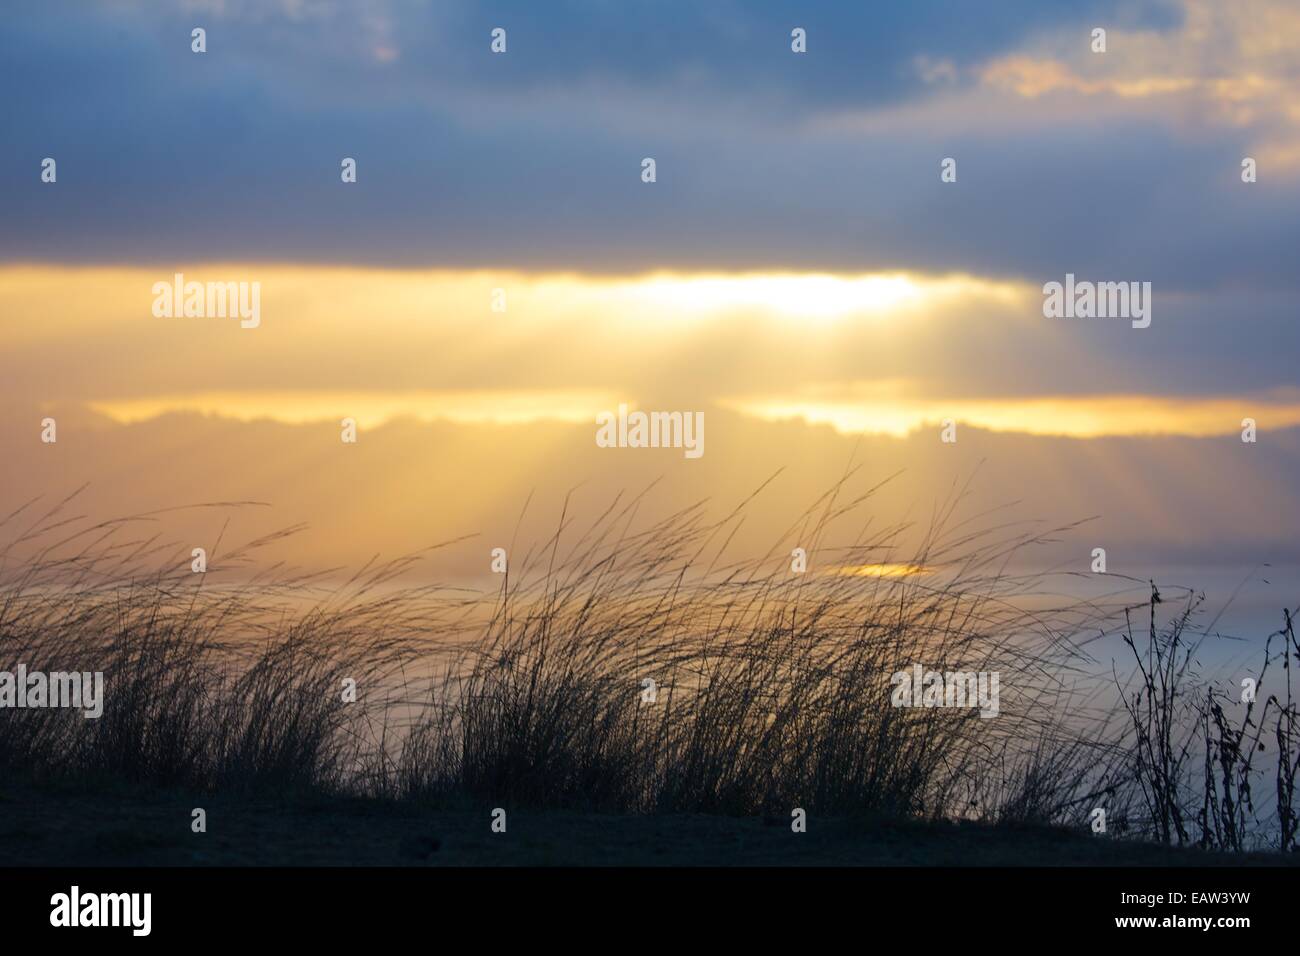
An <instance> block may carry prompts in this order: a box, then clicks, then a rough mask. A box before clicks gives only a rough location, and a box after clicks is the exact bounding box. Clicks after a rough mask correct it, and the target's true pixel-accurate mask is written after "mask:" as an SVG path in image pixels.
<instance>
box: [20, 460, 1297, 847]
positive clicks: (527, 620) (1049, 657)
mask: <svg viewBox="0 0 1300 956" xmlns="http://www.w3.org/2000/svg"><path fill="white" fill-rule="evenodd" d="M846 481H847V479H846ZM845 487H846V482H841V484H840V485H837V486H836V487H835V488H834V489H832V490H831V491H830V492H828V493H827V495H825V496H824V497H823V498H822V499H821V500H819V501H818V502H816V503H814V506H813V507H812V508H810V509H809V510H808V511H807V512H806V513H805V514H803V515H802V516H801V517H800V518H799V520H797V521H796V522H795V523H793V524H792V525H791V527H790V529H789V530H788V532H787V534H786V535H785V536H783V538H782V539H781V540H779V541H778V542H776V544H775V545H774V546H773V548H772V549H771V550H770V551H769V552H768V553H767V554H764V555H760V556H757V557H745V558H736V557H733V556H732V555H731V554H730V547H731V542H732V541H733V536H734V534H735V531H736V529H737V527H738V526H739V523H740V522H741V521H742V520H743V515H744V505H742V506H741V507H739V508H737V509H736V510H735V511H733V512H732V513H730V514H728V515H726V516H724V517H723V518H722V519H721V520H710V519H709V518H708V516H707V514H706V512H705V509H704V507H703V506H702V505H701V506H695V507H691V508H688V509H685V510H683V511H682V512H680V513H678V514H675V515H672V516H670V517H668V518H666V519H663V520H661V521H658V522H655V523H653V524H652V525H650V526H647V527H641V526H639V525H638V522H637V520H636V518H637V512H638V508H639V506H640V505H641V499H640V498H636V499H633V500H630V501H626V502H623V501H616V502H615V503H614V504H613V505H611V506H610V507H609V508H608V509H607V510H606V511H605V512H604V513H602V514H601V515H599V516H598V517H597V518H596V519H594V520H592V521H590V522H589V523H586V524H582V525H580V524H579V522H578V521H577V519H575V518H574V517H573V516H572V515H570V514H569V512H568V510H567V508H566V510H565V512H564V513H563V514H562V515H561V518H560V521H559V525H558V527H557V529H556V531H555V533H554V535H553V536H552V537H551V538H550V539H549V540H547V541H545V542H543V543H542V544H541V545H539V546H537V547H535V548H534V549H533V550H531V551H529V552H527V553H525V554H522V555H521V556H519V557H514V556H513V555H512V557H511V563H510V568H509V571H508V573H506V574H504V575H503V576H502V580H501V586H500V589H499V591H498V592H497V593H496V594H495V595H489V596H487V597H476V596H467V595H465V594H462V593H458V592H455V591H451V590H447V589H439V588H435V587H425V588H409V587H403V586H401V585H400V581H401V580H402V579H403V576H404V575H406V574H408V573H409V572H410V571H411V570H412V569H413V568H414V567H415V566H416V562H417V561H418V559H419V556H412V557H409V558H403V559H400V560H398V561H394V562H390V563H387V564H378V563H372V564H371V565H369V566H367V567H366V568H365V569H363V570H362V571H361V572H359V573H358V574H357V575H355V576H354V577H353V578H351V579H350V580H349V581H348V582H347V583H346V584H345V585H343V586H340V587H333V588H331V587H328V586H327V585H326V583H325V582H326V581H328V580H330V577H331V576H330V575H328V574H316V575H307V574H301V573H297V572H295V571H293V570H292V569H288V568H284V567H275V568H273V569H272V572H270V573H268V572H256V573H255V571H254V569H255V567H256V565H255V563H254V560H253V558H254V555H255V553H256V551H257V549H258V548H259V547H260V546H263V545H265V544H268V543H270V542H271V541H274V540H276V539H277V537H278V536H272V537H271V538H268V539H263V540H261V541H255V542H252V543H251V544H250V545H248V546H246V547H245V548H242V549H238V550H232V551H230V552H225V551H223V550H222V549H221V548H220V546H219V543H218V546H216V547H214V548H213V552H212V555H211V557H210V559H209V560H210V562H211V564H210V569H209V571H208V572H207V573H206V574H195V573H192V571H191V569H190V566H189V558H188V554H189V552H188V548H184V547H179V548H178V547H176V546H175V545H171V544H165V543H164V542H162V541H161V540H160V539H159V538H158V537H148V536H146V537H139V534H140V531H141V529H142V528H148V527H150V526H151V524H152V523H153V522H154V521H155V519H156V517H157V516H150V515H146V516H137V517H135V518H131V519H125V520H122V521H115V522H108V523H104V524H93V523H90V522H87V521H86V520H85V519H84V518H80V517H78V516H70V515H68V514H67V510H68V508H69V502H66V501H65V502H63V503H61V504H60V505H59V506H57V507H55V508H53V509H51V510H50V511H48V512H46V513H44V514H39V515H33V511H34V508H33V506H30V505H29V506H28V507H27V508H24V509H20V510H19V511H18V512H15V513H14V514H13V515H10V516H9V518H7V519H5V521H4V522H2V523H0V532H3V533H4V534H5V535H7V536H8V538H7V541H6V543H4V544H3V545H0V670H3V669H9V670H12V669H13V668H14V667H16V665H17V664H19V663H25V664H26V665H27V666H28V668H29V670H44V671H55V670H63V671H66V670H79V671H95V670H101V671H103V672H104V673H105V675H106V704H105V710H104V716H103V717H102V718H101V719H99V720H86V719H84V718H83V717H82V715H81V713H80V712H78V711H68V710H53V709H28V710H12V709H8V710H0V772H3V773H13V774H22V775H24V776H26V777H29V778H31V779H34V780H37V781H40V780H54V779H57V780H63V781H68V780H71V781H78V782H80V783H82V784H84V785H85V786H87V787H93V786H96V785H97V784H98V782H99V781H106V780H111V781H126V782H130V783H136V784H143V785H148V786H160V787H165V786H183V787H187V788H192V789H195V790H200V791H202V790H208V791H221V792H227V791H234V792H285V791H301V792H315V793H320V794H324V795H350V796H365V797H377V798H383V799H386V800H402V801H409V802H413V803H429V804H465V803H473V804H476V805H478V804H483V803H487V804H488V805H490V806H503V807H515V806H528V807H535V808H563V809H570V810H573V809H576V810H591V811H608V812H620V813H637V814H657V813H714V814H729V815H763V816H767V817H775V818H777V819H782V820H787V821H788V820H789V819H790V813H791V811H792V810H793V809H794V808H803V809H804V810H806V811H807V812H808V813H809V814H821V815H862V816H865V817H870V818H885V817H888V818H912V819H940V818H945V819H959V818H976V819H981V820H985V821H989V822H994V823H1004V824H1018V825H1038V824H1058V825H1070V826H1076V827H1084V826H1087V825H1088V823H1089V819H1090V815H1091V814H1092V812H1093V811H1094V809H1095V808H1097V807H1102V808H1104V809H1105V810H1106V812H1107V816H1108V819H1109V820H1110V821H1111V825H1110V827H1109V829H1108V832H1109V833H1110V834H1111V835H1123V834H1130V835H1137V836H1143V837H1152V836H1154V837H1156V838H1158V839H1160V840H1162V841H1164V842H1175V841H1183V840H1187V839H1189V838H1190V837H1189V834H1188V826H1189V823H1190V822H1191V821H1194V820H1197V819H1199V820H1200V822H1201V831H1202V835H1201V840H1200V842H1201V843H1202V844H1203V845H1208V846H1214V847H1221V848H1230V849H1242V848H1245V847H1246V846H1247V845H1249V844H1251V843H1252V840H1251V839H1249V838H1248V837H1249V836H1250V834H1249V833H1248V832H1247V831H1248V830H1250V828H1251V826H1252V825H1254V824H1255V823H1257V822H1258V818H1257V817H1255V816H1251V815H1249V814H1243V813H1242V812H1241V809H1240V808H1241V806H1242V800H1243V798H1245V799H1249V792H1248V791H1247V790H1246V789H1245V788H1246V787H1247V786H1248V784H1249V781H1250V780H1251V779H1252V778H1253V777H1254V776H1255V775H1256V774H1257V771H1256V769H1255V768H1254V767H1253V766H1251V765H1250V764H1249V762H1248V761H1247V763H1245V764H1244V765H1242V764H1241V762H1240V761H1241V760H1242V759H1243V755H1244V754H1245V753H1246V750H1247V749H1248V748H1246V747H1245V746H1244V743H1245V741H1246V740H1247V738H1248V739H1249V741H1250V742H1251V744H1252V745H1255V744H1257V743H1258V739H1259V734H1260V732H1261V731H1262V725H1259V724H1256V723H1253V722H1251V720H1250V714H1251V713H1253V712H1250V711H1248V712H1247V727H1249V728H1250V732H1249V733H1247V734H1244V735H1243V734H1241V733H1238V732H1229V731H1228V729H1227V727H1226V724H1225V723H1224V722H1223V720H1222V719H1221V717H1220V715H1219V714H1218V713H1217V712H1216V711H1215V710H1214V708H1215V706H1216V704H1215V703H1214V698H1213V697H1212V696H1210V695H1209V693H1208V691H1206V690H1205V688H1204V687H1203V686H1201V685H1197V687H1198V689H1197V690H1196V693H1195V694H1193V693H1191V688H1192V685H1193V684H1195V680H1196V678H1195V675H1194V674H1193V673H1192V669H1191V667H1190V665H1189V663H1188V655H1187V647H1186V633H1187V631H1186V628H1187V622H1188V617H1186V616H1182V617H1179V618H1175V620H1174V622H1173V624H1172V625H1171V627H1170V630H1169V631H1168V632H1166V633H1164V634H1162V633H1161V632H1160V631H1159V629H1158V628H1157V624H1156V611H1155V608H1156V603H1157V601H1156V598H1155V596H1154V593H1153V597H1152V599H1151V601H1150V602H1147V603H1148V604H1149V609H1150V642H1151V644H1152V646H1151V647H1150V648H1148V649H1145V650H1140V649H1139V648H1138V646H1137V643H1136V640H1135V639H1134V638H1133V636H1132V631H1131V628H1129V629H1128V630H1127V631H1126V632H1124V633H1125V635H1126V639H1127V640H1128V641H1129V643H1130V646H1131V647H1132V648H1133V653H1134V657H1135V662H1136V665H1135V669H1134V672H1133V674H1132V675H1131V677H1128V676H1125V677H1121V676H1120V675H1118V674H1117V675H1116V679H1117V680H1119V681H1120V683H1121V685H1122V686H1123V687H1124V688H1125V689H1124V690H1123V691H1122V693H1121V703H1119V704H1118V705H1117V704H1116V703H1114V702H1113V701H1112V702H1110V703H1108V702H1107V701H1106V699H1105V697H1104V694H1103V693H1102V692H1101V690H1100V688H1099V686H1098V683H1097V681H1096V680H1095V675H1093V677H1092V678H1090V677H1089V675H1088V673H1087V669H1086V668H1085V667H1084V665H1085V664H1087V663H1089V659H1088V656H1087V654H1086V651H1085V645H1086V644H1087V643H1088V642H1089V641H1092V640H1095V639H1096V638H1097V637H1098V636H1099V635H1104V634H1106V633H1114V631H1115V628H1116V627H1117V626H1122V625H1119V623H1118V622H1120V621H1122V620H1123V619H1124V617H1123V614H1122V613H1120V611H1121V609H1120V608H1111V607H1107V606H1102V605H1100V604H1097V603H1093V602H1087V601H1081V600H1078V599H1065V598H1061V599H1053V598H1052V597H1051V596H1050V593H1049V592H1048V591H1047V590H1046V589H1045V588H1044V587H1043V584H1044V581H1045V576H1036V575H1030V576H1025V575H1018V574H1013V573H1012V572H1011V570H1010V569H1011V567H1012V558H1013V557H1015V556H1017V555H1020V554H1022V553H1023V552H1024V551H1025V550H1026V549H1031V548H1033V547H1034V546H1035V545H1036V544H1038V543H1040V542H1042V541H1045V540H1049V539H1050V537H1051V536H1052V535H1055V534H1056V533H1058V532H1060V531H1064V530H1068V529H1053V530H1052V531H1051V532H1050V533H1047V534H1044V533H1043V532H1035V531H1025V530H1023V529H1022V528H1019V527H1017V526H1015V525H1009V524H995V523H993V518H992V516H990V515H983V516H975V517H973V518H967V519H960V520H959V517H958V514H957V511H958V505H959V503H960V501H961V495H960V494H954V495H953V497H952V499H951V500H950V501H948V502H945V503H944V505H943V507H941V508H940V509H938V511H937V512H936V513H935V516H934V519H933V521H932V522H931V524H930V526H929V529H928V531H927V532H926V533H925V534H923V535H921V540H920V544H919V545H914V546H913V547H911V548H909V549H907V550H906V552H905V553H904V551H903V545H902V542H903V541H904V540H906V539H907V535H908V534H909V533H912V532H914V531H916V530H919V529H908V528H904V527H897V528H890V529H885V530H875V529H873V528H872V526H871V524H870V522H867V523H866V524H865V527H864V530H863V531H862V532H861V533H860V534H859V535H858V537H857V538H856V540H854V541H853V542H852V543H850V544H847V545H837V546H833V545H831V544H829V543H828V542H827V540H826V539H827V536H828V534H829V529H830V528H831V527H832V526H835V527H840V526H843V524H844V519H846V518H847V517H849V516H852V515H856V514H858V513H859V512H860V511H862V510H863V509H864V505H865V503H866V502H867V501H868V497H869V493H868V494H867V495H857V496H849V497H846V496H845V491H844V489H845ZM291 531H292V529H291ZM453 543H454V542H453ZM796 547H799V548H804V549H805V550H806V552H807V560H808V570H807V571H806V572H804V573H796V572H794V571H793V570H792V567H791V550H792V549H793V548H796ZM882 566H883V567H886V568H888V569H891V570H889V571H888V572H887V573H881V572H880V571H879V570H878V569H880V568H881V567H882ZM160 568H161V569H162V570H159V569H160ZM147 569H152V570H147ZM863 569H866V570H865V571H864V570H863ZM873 569H875V570H873ZM907 569H916V571H917V573H908V571H907ZM218 581H220V582H223V583H216V582H218ZM1144 606H1146V605H1144ZM1281 636H1282V638H1283V643H1284V644H1285V648H1286V650H1285V651H1284V653H1283V659H1285V657H1286V654H1288V653H1295V652H1297V649H1296V647H1295V636H1294V632H1293V630H1292V629H1291V627H1290V620H1289V617H1288V622H1287V628H1286V629H1285V631H1283V632H1281ZM1270 647H1271V644H1270ZM913 664H921V665H922V666H923V667H924V669H925V670H927V671H940V672H947V671H961V672H979V671H985V672H996V673H997V674H998V675H999V677H1000V688H1001V701H1000V713H999V715H998V716H997V717H995V718H992V719H985V718H982V717H981V716H980V715H979V713H978V711H977V710H975V709H947V708H933V709H927V708H915V707H896V706H892V704H891V700H890V694H891V690H892V686H891V683H890V677H891V675H893V674H894V673H895V672H897V671H906V670H908V669H909V668H911V666H912V665H913ZM1288 677H1289V671H1288ZM351 683H355V686H356V688H357V697H356V700H355V701H351V700H349V699H345V697H346V694H345V691H346V689H347V687H348V686H349V684H351ZM1133 683H1135V684H1136V689H1135V688H1134V687H1133V686H1132V684H1133ZM1199 701H1203V702H1204V703H1203V705H1202V706H1199V707H1198V704H1197V702H1199ZM1263 716H1269V717H1273V718H1275V719H1276V726H1274V727H1273V730H1274V737H1275V739H1276V740H1277V741H1278V745H1279V748H1280V749H1281V751H1282V754H1281V758H1282V759H1281V760H1280V762H1279V768H1278V770H1277V780H1276V788H1275V789H1276V791H1277V795H1278V809H1277V814H1276V819H1277V821H1279V822H1280V826H1281V829H1280V833H1281V837H1280V839H1278V840H1276V841H1274V842H1275V844H1276V845H1279V846H1282V847H1285V848H1290V847H1293V846H1294V845H1295V834H1296V828H1297V827H1296V817H1295V814H1294V811H1293V810H1292V806H1293V797H1292V794H1293V791H1294V780H1295V776H1296V769H1297V763H1298V762H1300V757H1298V756H1297V755H1296V744H1297V736H1296V708H1295V705H1294V704H1293V703H1292V701H1291V697H1290V689H1289V683H1288V689H1287V697H1286V700H1285V702H1283V701H1281V700H1277V699H1274V698H1270V701H1269V704H1268V706H1267V707H1265V708H1264V714H1263ZM1270 726H1272V725H1270ZM1198 729H1199V731H1200V732H1201V733H1202V735H1203V736H1204V739H1205V740H1206V741H1207V748H1208V749H1207V762H1206V774H1205V786H1207V787H1209V788H1210V789H1209V790H1207V791H1205V792H1204V793H1203V795H1202V796H1203V800H1204V803H1203V806H1202V808H1201V810H1200V813H1199V816H1198V814H1197V812H1196V811H1195V810H1194V809H1193V805H1194V804H1195V802H1196V788H1195V787H1193V786H1192V780H1191V778H1192V774H1191V761H1190V755H1191V747H1192V742H1193V741H1194V739H1195V734H1196V733H1197V732H1198ZM1216 759H1217V761H1218V766H1219V768H1220V770H1221V771H1222V772H1221V774H1220V775H1219V776H1218V777H1212V776H1211V774H1210V767H1211V765H1212V764H1214V761H1215V760H1216ZM1216 781H1218V783H1216ZM1216 787H1217V789H1215V788H1216ZM1255 837H1256V839H1254V840H1253V842H1254V843H1256V844H1258V843H1259V842H1261V838H1258V837H1259V834H1255Z"/></svg>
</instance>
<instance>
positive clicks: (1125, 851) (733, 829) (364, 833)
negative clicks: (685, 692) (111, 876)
mask: <svg viewBox="0 0 1300 956" xmlns="http://www.w3.org/2000/svg"><path fill="white" fill-rule="evenodd" d="M194 807H203V808H204V809H206V810H207V824H208V829H207V832H206V833H193V832H191V830H190V822H191V810H192V809H193V808H194ZM491 810H492V808H491V807H489V806H484V807H481V808H476V809H464V810H442V809H438V810H435V809H420V808H417V807H413V806H410V805H394V804H380V803H375V802H373V801H360V800H357V801H349V800H337V799H319V798H314V799H313V798H304V799H294V800H280V801H268V800H265V799H258V800H233V799H231V798H220V799H218V798H214V797H188V796H186V795H185V794H184V793H167V794H159V793H158V792H156V791H149V792H143V793H142V792H140V791H130V790H107V791H100V792H96V793H93V794H92V793H89V792H85V791H80V792H79V791H76V790H61V791H60V790H54V791H51V790H50V789H49V788H41V789H39V790H37V789H33V788H31V787H27V786H23V785H16V784H14V783H13V782H10V783H8V784H5V783H2V782H0V866H5V867H9V866H86V865H92V866H93V865H105V866H154V865H163V866H191V865H192V866H212V865H216V866H275V865H280V866H401V865H409V866H476V865H486V866H511V865H524V866H548V865H580V866H620V865H622V866H662V865H673V866H683V865H685V866H691V865H714V866H716V865H751V866H753V865H758V866H764V865H787V864H788V865H831V866H836V865H864V866H895V865H902V866H918V865H943V866H961V865H977V866H1016V865H1032V866H1054V865H1060V866H1225V865H1226V866H1239V865H1254V866H1258V865H1296V864H1300V859H1297V857H1298V856H1300V854H1290V855H1288V856H1287V857H1282V856H1280V855H1277V854H1245V855H1232V854H1221V853H1206V852H1201V851H1197V850H1176V849H1167V848H1163V847H1159V846H1154V845H1149V844H1139V843H1135V842H1126V841H1119V840H1114V839H1109V838H1105V837H1097V836H1093V835H1091V834H1090V833H1085V832H1073V831H1067V830H1060V829H1052V828H1046V827H1024V828H1012V827H991V826H983V825H977V824H919V823H883V822H882V823H874V824H873V823H868V822H866V821H862V820H850V819H819V818H817V817H810V818H809V820H808V832H806V833H799V834H796V833H792V832H791V830H790V823H789V821H788V820H786V819H769V820H763V819H758V818H753V819H748V818H726V817H709V816H698V815H692V816H659V817H629V816H604V815H595V814H582V813H575V812H529V811H527V810H517V811H511V810H509V808H507V811H508V819H507V832H506V833H504V834H495V833H492V832H491V827H490V822H491Z"/></svg>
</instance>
